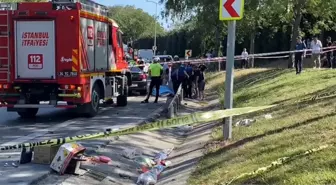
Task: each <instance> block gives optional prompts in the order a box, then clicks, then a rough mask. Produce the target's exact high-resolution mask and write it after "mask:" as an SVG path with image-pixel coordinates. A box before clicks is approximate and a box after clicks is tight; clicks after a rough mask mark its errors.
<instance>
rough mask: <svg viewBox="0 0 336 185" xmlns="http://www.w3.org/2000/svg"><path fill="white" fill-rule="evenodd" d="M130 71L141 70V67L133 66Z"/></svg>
mask: <svg viewBox="0 0 336 185" xmlns="http://www.w3.org/2000/svg"><path fill="white" fill-rule="evenodd" d="M130 71H131V72H133V73H134V72H141V69H140V68H139V67H131V68H130Z"/></svg>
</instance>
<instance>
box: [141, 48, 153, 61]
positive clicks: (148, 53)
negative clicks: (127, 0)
mask: <svg viewBox="0 0 336 185" xmlns="http://www.w3.org/2000/svg"><path fill="white" fill-rule="evenodd" d="M153 56H154V53H153V50H151V49H139V51H138V57H141V58H142V59H147V60H151V59H152V58H153Z"/></svg>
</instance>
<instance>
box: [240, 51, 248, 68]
mask: <svg viewBox="0 0 336 185" xmlns="http://www.w3.org/2000/svg"><path fill="white" fill-rule="evenodd" d="M241 57H242V62H241V68H242V69H244V68H247V66H248V52H247V51H246V48H244V50H243V52H242V54H241Z"/></svg>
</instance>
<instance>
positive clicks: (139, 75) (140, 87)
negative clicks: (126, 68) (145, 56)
mask: <svg viewBox="0 0 336 185" xmlns="http://www.w3.org/2000/svg"><path fill="white" fill-rule="evenodd" d="M130 70H131V74H132V85H131V86H130V89H129V90H130V91H135V92H140V94H141V95H144V94H147V92H148V88H149V84H150V78H149V77H148V75H147V73H146V72H144V71H143V70H141V69H140V68H139V67H130Z"/></svg>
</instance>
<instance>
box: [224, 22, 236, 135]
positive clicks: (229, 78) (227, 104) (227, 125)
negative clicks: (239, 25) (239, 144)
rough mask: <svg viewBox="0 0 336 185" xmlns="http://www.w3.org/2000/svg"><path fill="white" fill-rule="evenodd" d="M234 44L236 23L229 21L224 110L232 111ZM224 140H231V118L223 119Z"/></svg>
mask: <svg viewBox="0 0 336 185" xmlns="http://www.w3.org/2000/svg"><path fill="white" fill-rule="evenodd" d="M235 42H236V21H235V20H234V21H229V23H228V39H227V50H226V57H227V60H226V68H225V70H226V73H225V75H226V76H225V98H224V108H225V109H232V106H233V78H234V74H233V71H234V54H235ZM223 137H224V140H228V139H231V138H232V117H228V118H225V119H224V125H223Z"/></svg>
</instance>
